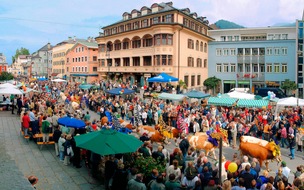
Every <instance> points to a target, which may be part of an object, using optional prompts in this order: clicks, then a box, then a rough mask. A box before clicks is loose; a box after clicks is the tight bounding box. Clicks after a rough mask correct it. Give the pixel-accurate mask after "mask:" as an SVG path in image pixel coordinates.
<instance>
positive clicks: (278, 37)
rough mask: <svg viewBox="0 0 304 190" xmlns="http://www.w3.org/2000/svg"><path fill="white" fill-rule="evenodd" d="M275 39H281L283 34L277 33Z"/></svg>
mask: <svg viewBox="0 0 304 190" xmlns="http://www.w3.org/2000/svg"><path fill="white" fill-rule="evenodd" d="M273 39H274V40H280V39H281V34H275V35H274V38H273Z"/></svg>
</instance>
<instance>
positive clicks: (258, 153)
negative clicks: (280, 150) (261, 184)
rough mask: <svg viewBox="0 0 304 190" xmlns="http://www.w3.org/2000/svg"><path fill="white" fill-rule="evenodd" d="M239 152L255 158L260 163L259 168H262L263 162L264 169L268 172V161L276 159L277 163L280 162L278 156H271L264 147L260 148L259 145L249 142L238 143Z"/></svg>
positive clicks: (270, 152)
mask: <svg viewBox="0 0 304 190" xmlns="http://www.w3.org/2000/svg"><path fill="white" fill-rule="evenodd" d="M239 148H240V151H241V154H243V155H247V156H251V157H253V158H256V159H258V160H259V162H260V166H261V167H262V165H263V162H265V166H266V169H267V170H268V163H269V162H268V161H267V160H273V159H276V160H277V161H278V162H280V161H281V157H280V155H277V156H273V154H272V151H271V150H269V149H267V147H266V146H261V145H259V144H255V143H250V142H242V141H241V142H240V147H239Z"/></svg>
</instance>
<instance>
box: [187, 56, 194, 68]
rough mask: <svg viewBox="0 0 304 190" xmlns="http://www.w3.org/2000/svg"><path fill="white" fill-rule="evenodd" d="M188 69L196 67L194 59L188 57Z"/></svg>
mask: <svg viewBox="0 0 304 190" xmlns="http://www.w3.org/2000/svg"><path fill="white" fill-rule="evenodd" d="M188 67H194V58H193V57H188Z"/></svg>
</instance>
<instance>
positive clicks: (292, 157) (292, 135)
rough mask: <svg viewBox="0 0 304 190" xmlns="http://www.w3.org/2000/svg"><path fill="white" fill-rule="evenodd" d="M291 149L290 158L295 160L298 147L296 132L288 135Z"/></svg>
mask: <svg viewBox="0 0 304 190" xmlns="http://www.w3.org/2000/svg"><path fill="white" fill-rule="evenodd" d="M288 143H289V150H290V154H289V156H290V159H291V160H293V159H294V157H295V148H296V140H295V137H294V134H289V137H288Z"/></svg>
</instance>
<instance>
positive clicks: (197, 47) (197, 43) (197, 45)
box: [195, 40, 199, 51]
mask: <svg viewBox="0 0 304 190" xmlns="http://www.w3.org/2000/svg"><path fill="white" fill-rule="evenodd" d="M195 49H196V50H197V51H199V42H198V40H196V44H195Z"/></svg>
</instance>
